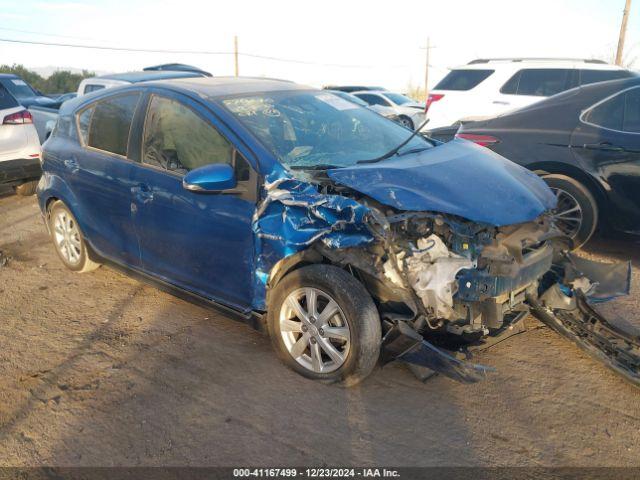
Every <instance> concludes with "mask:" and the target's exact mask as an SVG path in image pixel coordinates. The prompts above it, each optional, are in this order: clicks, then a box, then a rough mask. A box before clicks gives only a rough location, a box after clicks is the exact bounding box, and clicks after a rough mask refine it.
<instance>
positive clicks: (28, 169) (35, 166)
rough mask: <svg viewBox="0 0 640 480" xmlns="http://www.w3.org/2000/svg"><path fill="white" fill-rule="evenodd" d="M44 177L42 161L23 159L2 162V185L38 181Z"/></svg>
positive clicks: (0, 167)
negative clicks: (41, 176)
mask: <svg viewBox="0 0 640 480" xmlns="http://www.w3.org/2000/svg"><path fill="white" fill-rule="evenodd" d="M40 175H42V168H41V167H40V159H38V158H21V159H17V160H5V161H2V162H0V184H3V185H15V184H19V183H24V182H27V181H30V180H37V179H38V178H40Z"/></svg>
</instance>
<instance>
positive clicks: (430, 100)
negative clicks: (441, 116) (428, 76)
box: [424, 93, 444, 113]
mask: <svg viewBox="0 0 640 480" xmlns="http://www.w3.org/2000/svg"><path fill="white" fill-rule="evenodd" d="M442 97H444V95H443V94H442V93H430V94H429V96H428V97H427V106H426V107H425V109H424V113H427V112H428V111H429V107H430V106H431V104H432V103H433V102H437V101H438V100H440V99H442Z"/></svg>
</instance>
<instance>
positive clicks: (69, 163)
mask: <svg viewBox="0 0 640 480" xmlns="http://www.w3.org/2000/svg"><path fill="white" fill-rule="evenodd" d="M62 163H63V164H64V166H65V168H67V170H71V173H77V172H78V170H80V165H78V161H77V160H76V159H75V158H67V159H66V160H64V161H63V162H62Z"/></svg>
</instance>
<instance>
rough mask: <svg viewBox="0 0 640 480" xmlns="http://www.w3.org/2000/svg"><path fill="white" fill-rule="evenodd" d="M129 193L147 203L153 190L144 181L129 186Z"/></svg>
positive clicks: (150, 199) (151, 196)
mask: <svg viewBox="0 0 640 480" xmlns="http://www.w3.org/2000/svg"><path fill="white" fill-rule="evenodd" d="M131 193H132V194H133V196H134V198H135V199H136V200H137V201H139V202H141V203H149V202H150V201H152V200H153V191H152V190H151V187H149V185H147V184H146V183H139V184H138V185H137V186H135V187H131Z"/></svg>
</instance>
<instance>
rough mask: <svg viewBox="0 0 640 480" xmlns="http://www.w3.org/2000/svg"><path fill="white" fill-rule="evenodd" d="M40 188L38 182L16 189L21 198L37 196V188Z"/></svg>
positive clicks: (25, 184)
mask: <svg viewBox="0 0 640 480" xmlns="http://www.w3.org/2000/svg"><path fill="white" fill-rule="evenodd" d="M37 187H38V182H37V181H35V180H34V181H31V182H26V183H22V184H20V185H17V186H16V187H15V191H16V195H20V196H21V197H29V196H31V195H35V194H36V188H37Z"/></svg>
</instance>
